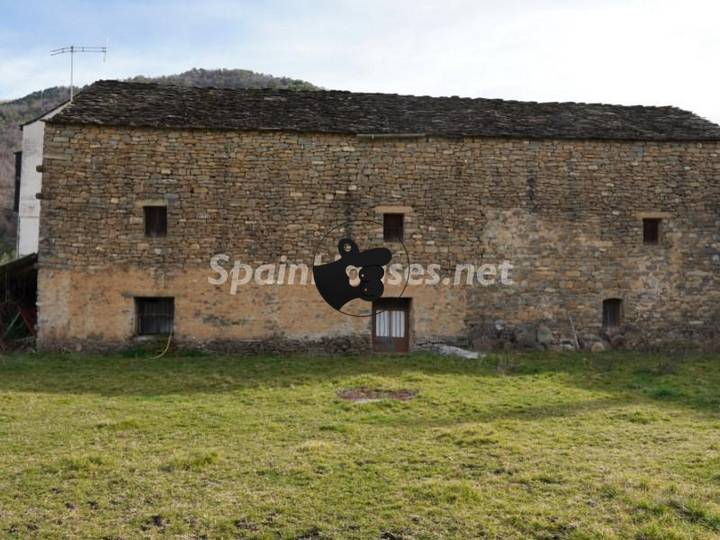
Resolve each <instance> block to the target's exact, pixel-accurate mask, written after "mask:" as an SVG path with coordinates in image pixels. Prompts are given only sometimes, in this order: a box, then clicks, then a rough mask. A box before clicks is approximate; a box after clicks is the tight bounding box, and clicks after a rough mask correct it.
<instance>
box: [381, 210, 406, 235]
mask: <svg viewBox="0 0 720 540" xmlns="http://www.w3.org/2000/svg"><path fill="white" fill-rule="evenodd" d="M395 219H397V220H398V221H397V222H396V223H389V221H392V220H395ZM398 223H399V225H398ZM404 240H405V214H403V213H400V212H386V213H384V214H383V241H385V242H403V241H404Z"/></svg>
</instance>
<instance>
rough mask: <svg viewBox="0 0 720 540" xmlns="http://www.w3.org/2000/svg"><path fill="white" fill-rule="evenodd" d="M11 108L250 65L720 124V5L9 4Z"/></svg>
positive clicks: (375, 1) (6, 42) (409, 90)
mask: <svg viewBox="0 0 720 540" xmlns="http://www.w3.org/2000/svg"><path fill="white" fill-rule="evenodd" d="M0 13H2V15H1V16H0V100H4V99H13V98H17V97H21V96H23V95H25V94H28V93H30V92H32V91H35V90H39V89H42V88H46V87H49V86H56V85H62V84H64V85H67V84H69V58H68V57H67V56H50V54H49V51H50V50H51V49H55V48H57V47H62V46H67V45H104V44H105V43H106V40H107V42H108V43H109V54H108V57H107V61H106V62H105V63H103V62H102V56H101V55H95V54H84V55H78V56H76V64H75V66H76V70H75V82H76V84H86V83H89V82H92V81H93V80H97V79H120V78H125V77H130V76H134V75H148V76H156V75H167V74H172V73H179V72H181V71H185V70H187V69H190V68H193V67H201V68H207V69H212V68H242V69H250V70H253V71H259V72H262V73H269V74H272V75H277V76H280V75H285V76H289V77H293V78H299V79H304V80H307V81H310V82H312V83H314V84H317V85H319V86H322V87H324V88H328V89H338V90H354V91H372V92H391V93H401V94H417V95H436V96H440V95H458V96H465V97H487V98H503V99H519V100H527V101H580V102H602V103H616V104H625V105H637V104H643V105H675V106H678V107H681V108H684V109H689V110H692V111H693V112H695V113H697V114H699V115H701V116H703V117H705V118H708V119H710V120H712V121H714V122H717V123H720V1H717V0H706V1H705V0H682V1H680V0H676V1H663V0H647V1H641V0H623V1H615V0H605V1H582V0H576V1H565V0H553V1H551V0H546V1H543V0H536V1H528V0H517V1H513V0H504V1H502V0H498V1H489V0H434V1H428V0H385V1H381V0H333V1H325V0H314V1H311V0H296V1H290V0H268V1H249V0H247V1H229V0H204V1H187V0H179V1H169V0H144V1H134V0H124V1H115V0H102V1H99V0H95V1H73V0H63V1H62V2H59V1H58V2H51V1H39V0H22V1H20V0H0Z"/></svg>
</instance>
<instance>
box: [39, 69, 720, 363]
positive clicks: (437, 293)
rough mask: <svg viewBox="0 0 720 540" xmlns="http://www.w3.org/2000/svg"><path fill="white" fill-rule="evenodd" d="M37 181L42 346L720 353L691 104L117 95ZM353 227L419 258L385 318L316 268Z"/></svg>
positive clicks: (52, 148) (64, 136) (706, 160)
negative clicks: (340, 291)
mask: <svg viewBox="0 0 720 540" xmlns="http://www.w3.org/2000/svg"><path fill="white" fill-rule="evenodd" d="M41 170H42V172H43V185H42V192H41V194H40V195H39V196H40V198H41V200H42V205H43V206H42V214H41V220H40V221H41V223H40V226H41V233H40V250H39V270H38V318H39V320H38V331H39V335H38V340H39V345H40V346H41V347H42V348H46V349H52V348H63V347H71V348H80V347H83V348H86V349H87V348H106V347H121V346H125V345H127V344H128V343H131V342H132V341H133V340H135V339H141V338H142V336H143V335H144V334H149V335H153V334H161V335H163V334H167V333H168V332H170V331H172V333H173V339H175V340H176V341H177V342H179V343H183V344H185V345H188V346H203V347H213V348H218V349H228V350H229V349H234V350H276V351H287V350H311V351H316V350H324V351H337V350H355V351H365V350H369V349H371V348H373V347H374V348H375V349H377V350H387V349H388V348H389V349H393V350H405V349H410V350H412V349H415V348H418V347H421V346H423V345H426V344H428V343H451V344H459V345H463V346H475V347H490V346H497V345H503V344H516V345H528V346H536V345H538V343H539V344H541V345H543V346H551V347H561V346H565V347H574V346H576V345H579V346H581V347H582V346H585V347H590V346H591V345H593V343H595V342H601V341H602V342H603V343H604V346H608V345H612V346H626V347H638V348H641V347H642V348H644V347H654V346H669V345H673V346H676V345H680V346H686V345H688V344H698V345H700V346H703V347H707V348H717V347H718V344H719V343H720V332H719V330H718V326H719V324H718V323H719V322H720V127H718V126H716V125H714V124H712V123H710V122H708V121H706V120H703V119H701V118H699V117H697V116H696V115H694V114H692V113H690V112H686V111H682V110H679V109H677V108H673V107H639V106H638V107H625V106H611V105H590V104H577V103H524V102H515V101H503V100H487V99H462V98H457V97H450V98H434V97H413V96H398V95H386V94H359V93H348V92H335V91H328V92H325V91H322V92H292V91H271V90H224V89H200V88H183V87H173V86H160V85H153V84H137V83H119V82H113V81H101V82H98V83H96V84H94V85H92V86H91V87H89V88H88V89H87V90H85V91H84V92H82V93H80V94H79V95H78V96H77V97H76V99H75V101H74V102H73V103H72V104H70V105H69V106H67V107H66V108H65V109H63V110H62V111H61V112H59V113H58V114H57V115H55V116H53V117H52V118H50V119H49V120H48V121H47V123H46V129H45V145H44V158H43V164H42V167H41ZM347 223H351V224H354V225H350V226H349V227H350V228H351V230H350V231H349V232H348V231H344V232H343V234H347V235H353V238H359V239H361V240H360V241H358V245H361V244H362V245H361V247H362V248H363V249H364V248H365V247H367V246H369V245H371V244H374V243H380V244H384V245H388V246H390V247H392V248H393V249H395V248H397V249H395V251H396V252H398V253H400V252H403V253H405V255H404V257H405V258H404V259H403V257H400V258H401V259H402V260H403V261H405V260H407V262H408V263H409V264H410V265H412V268H409V269H408V268H405V269H403V270H402V272H400V273H399V275H400V277H401V278H402V279H401V280H400V281H399V282H398V281H397V280H396V281H395V282H394V283H393V282H391V280H390V279H389V278H390V273H389V268H387V269H386V270H387V272H386V276H385V277H386V279H387V281H386V284H385V292H384V294H383V298H381V299H379V300H377V301H376V302H374V303H373V304H370V303H366V302H364V301H363V300H358V301H354V302H359V303H360V304H362V306H364V307H367V308H368V309H371V308H372V307H373V306H374V312H375V315H374V316H369V317H358V316H348V315H345V314H343V313H339V312H338V311H336V310H334V309H333V308H331V307H330V306H329V305H327V304H326V303H325V302H324V301H323V298H322V297H321V296H320V294H319V293H318V290H317V289H316V287H315V286H314V285H313V284H312V283H311V282H305V283H301V281H302V280H301V279H300V278H299V277H298V275H299V274H302V268H301V266H302V265H303V264H304V265H306V266H309V267H312V264H313V262H314V256H315V253H316V252H317V247H318V246H319V245H320V246H325V244H327V243H328V242H327V240H328V239H329V244H328V245H331V247H330V248H328V250H327V253H331V252H332V245H335V246H337V241H338V239H339V238H338V237H337V235H336V234H334V233H333V229H334V227H336V226H337V225H338V224H347ZM343 226H344V227H348V226H347V225H343ZM400 241H402V242H400ZM333 243H334V244H333ZM402 246H404V249H400V248H401V247H402ZM323 249H324V247H323ZM335 249H336V248H335ZM405 249H406V252H405V251H404V250H405ZM393 257H394V259H397V257H396V255H395V253H394V254H393ZM326 260H327V259H326ZM401 262H402V261H401ZM268 265H272V266H268ZM291 270H292V271H293V272H294V274H295V276H294V277H295V278H296V279H295V280H290V279H289V276H288V275H289V274H290V273H291ZM406 271H407V273H405V272H406ZM280 274H282V278H283V279H279V275H280ZM273 277H274V278H275V282H272V279H268V278H273ZM395 277H397V275H396V276H395ZM408 279H410V281H411V283H410V284H408V283H407V281H408ZM233 293H234V294H233ZM362 306H361V307H362ZM368 313H369V314H371V315H372V313H373V311H368Z"/></svg>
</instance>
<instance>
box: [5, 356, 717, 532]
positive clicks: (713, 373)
mask: <svg viewBox="0 0 720 540" xmlns="http://www.w3.org/2000/svg"><path fill="white" fill-rule="evenodd" d="M354 387H367V388H376V389H384V390H399V389H410V390H417V391H418V395H417V397H416V398H415V399H413V400H410V401H404V402H401V401H379V402H371V403H351V402H346V401H342V400H339V399H338V398H337V397H336V391H337V390H339V389H348V388H354ZM13 537H18V538H27V537H55V538H58V537H81V538H138V537H170V538H173V537H182V538H204V537H207V538H308V539H320V538H340V539H345V538H363V539H365V538H368V539H381V538H384V539H393V538H404V539H410V538H417V539H423V538H459V539H460V538H462V539H466V538H483V537H487V538H545V539H563V538H573V539H586V538H622V539H625V538H635V539H672V538H718V537H720V357H718V356H711V355H700V354H693V355H688V356H676V357H669V356H649V355H640V354H633V353H614V352H613V353H602V354H598V355H588V354H551V353H543V354H540V353H538V354H523V355H520V354H513V355H492V356H488V357H487V358H485V359H482V360H478V361H472V360H460V359H447V358H439V357H432V356H421V355H412V356H407V357H371V358H364V357H347V358H304V357H293V358H230V357H220V358H219V357H210V356H206V357H203V356H197V355H196V356H186V357H183V356H176V357H171V358H163V359H160V360H148V359H143V358H131V357H127V356H125V357H122V356H116V357H92V358H88V357H78V356H48V355H25V356H16V357H10V358H8V357H5V358H4V359H2V360H0V538H13Z"/></svg>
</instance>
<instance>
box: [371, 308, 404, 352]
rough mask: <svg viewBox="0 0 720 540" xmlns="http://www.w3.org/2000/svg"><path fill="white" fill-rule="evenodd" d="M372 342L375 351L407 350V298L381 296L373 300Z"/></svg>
mask: <svg viewBox="0 0 720 540" xmlns="http://www.w3.org/2000/svg"><path fill="white" fill-rule="evenodd" d="M372 344H373V351H375V352H390V353H406V352H408V350H409V349H410V299H409V298H381V299H379V300H376V301H375V302H373V323H372Z"/></svg>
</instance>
